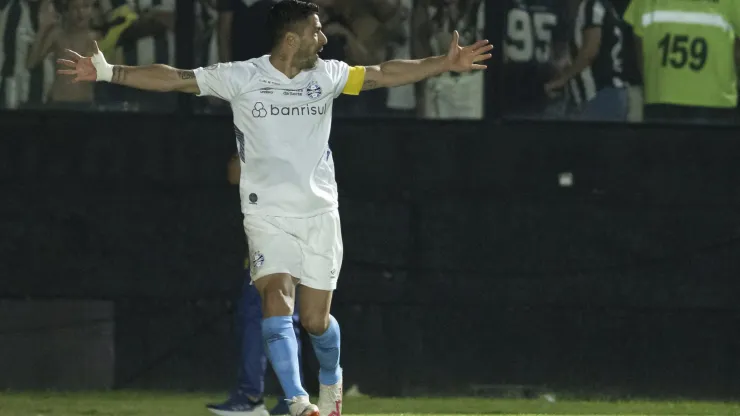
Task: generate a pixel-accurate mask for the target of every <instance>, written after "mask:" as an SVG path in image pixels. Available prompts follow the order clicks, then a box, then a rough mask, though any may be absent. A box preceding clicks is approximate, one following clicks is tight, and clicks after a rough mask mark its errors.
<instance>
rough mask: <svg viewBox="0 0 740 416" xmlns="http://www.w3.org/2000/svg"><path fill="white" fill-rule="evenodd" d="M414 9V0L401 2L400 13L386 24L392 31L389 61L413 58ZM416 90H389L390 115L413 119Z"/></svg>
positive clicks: (397, 88) (412, 86)
mask: <svg viewBox="0 0 740 416" xmlns="http://www.w3.org/2000/svg"><path fill="white" fill-rule="evenodd" d="M413 8H414V0H400V1H399V7H398V12H397V13H395V15H394V16H393V17H392V18H391V20H390V21H388V23H387V24H386V26H387V27H388V28H389V30H390V39H389V41H390V43H389V44H388V56H387V58H388V59H411V58H412V57H413V56H412V54H411V32H412V27H411V11H412V10H413ZM415 90H416V86H414V85H403V86H400V87H395V88H390V89H388V91H387V94H388V98H387V99H386V106H387V107H388V110H389V115H396V116H411V117H413V116H414V115H415V110H416V91H415Z"/></svg>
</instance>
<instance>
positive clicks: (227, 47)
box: [218, 0, 277, 62]
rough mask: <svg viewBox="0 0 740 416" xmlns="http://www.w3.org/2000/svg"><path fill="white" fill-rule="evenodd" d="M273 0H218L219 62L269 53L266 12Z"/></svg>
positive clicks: (245, 58) (243, 59) (256, 56)
mask: <svg viewBox="0 0 740 416" xmlns="http://www.w3.org/2000/svg"><path fill="white" fill-rule="evenodd" d="M276 2H277V1H276V0H218V11H219V13H218V44H219V61H221V62H228V61H246V60H248V59H252V58H258V57H260V56H262V55H265V54H267V53H269V52H270V49H271V46H272V45H271V44H270V43H271V41H272V39H269V38H268V37H267V36H266V35H265V34H266V33H269V31H268V28H267V15H268V12H269V11H270V8H272V6H273V5H274V4H275V3H276Z"/></svg>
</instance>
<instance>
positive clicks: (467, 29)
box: [413, 0, 485, 119]
mask: <svg viewBox="0 0 740 416" xmlns="http://www.w3.org/2000/svg"><path fill="white" fill-rule="evenodd" d="M413 19H414V23H413V24H414V28H415V29H416V32H415V33H414V42H415V43H414V55H415V56H416V57H422V56H429V55H446V54H447V51H448V50H449V47H450V42H451V41H452V33H453V31H455V30H457V31H458V32H459V33H460V44H462V45H470V44H472V43H474V42H476V41H477V40H479V39H482V38H483V31H484V25H485V10H484V2H483V0H418V1H417V2H416V7H415V9H414V17H413ZM484 89H485V88H484V73H483V71H473V72H469V73H465V74H457V73H445V74H442V75H440V76H437V77H435V78H431V79H429V80H427V81H426V82H424V83H423V88H422V89H420V97H419V104H420V113H421V115H422V117H425V118H432V119H481V118H483V91H484Z"/></svg>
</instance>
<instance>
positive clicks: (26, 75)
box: [0, 0, 57, 109]
mask: <svg viewBox="0 0 740 416" xmlns="http://www.w3.org/2000/svg"><path fill="white" fill-rule="evenodd" d="M40 18H41V20H44V19H53V20H56V19H57V17H56V13H55V11H54V6H53V4H52V2H51V0H44V1H41V0H0V39H1V40H2V41H1V42H0V109H16V108H19V107H21V106H26V107H29V106H34V107H35V106H39V105H41V104H43V103H44V102H46V100H47V95H48V93H49V91H50V90H51V85H52V83H53V82H54V71H55V70H54V62H53V59H52V57H51V56H49V57H48V58H47V59H44V60H43V61H42V62H40V63H39V64H38V65H36V66H35V67H34V69H32V70H30V71H29V70H28V69H27V66H26V63H27V60H28V54H29V52H30V50H31V46H32V44H33V42H34V39H35V38H36V36H37V32H39V30H40V27H39V26H40V21H39V19H40ZM43 23H44V24H46V23H45V22H43Z"/></svg>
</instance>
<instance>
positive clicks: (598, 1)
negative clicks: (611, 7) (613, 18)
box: [583, 0, 606, 29]
mask: <svg viewBox="0 0 740 416" xmlns="http://www.w3.org/2000/svg"><path fill="white" fill-rule="evenodd" d="M583 12H584V13H585V16H583V21H584V22H585V25H584V29H590V28H592V27H601V26H603V25H604V18H605V17H606V6H605V5H604V2H603V1H602V0H587V1H586V7H584V10H583Z"/></svg>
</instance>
